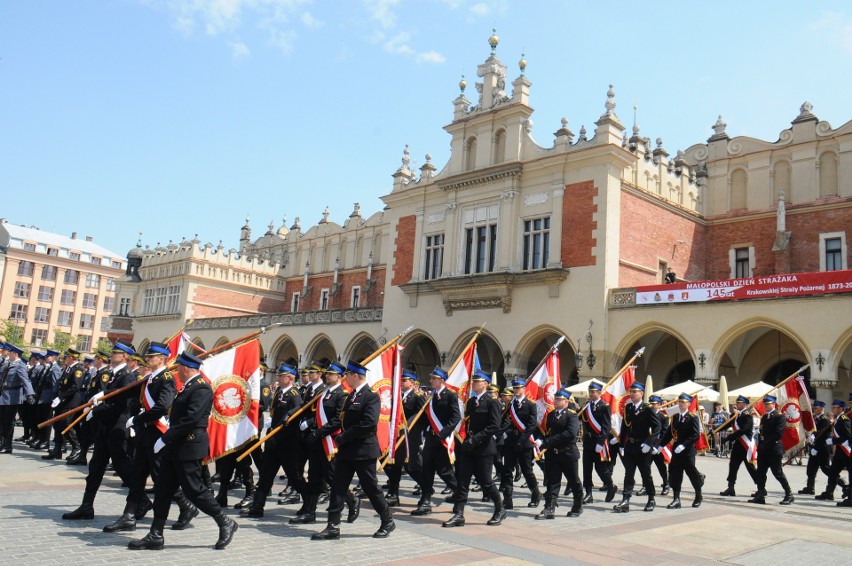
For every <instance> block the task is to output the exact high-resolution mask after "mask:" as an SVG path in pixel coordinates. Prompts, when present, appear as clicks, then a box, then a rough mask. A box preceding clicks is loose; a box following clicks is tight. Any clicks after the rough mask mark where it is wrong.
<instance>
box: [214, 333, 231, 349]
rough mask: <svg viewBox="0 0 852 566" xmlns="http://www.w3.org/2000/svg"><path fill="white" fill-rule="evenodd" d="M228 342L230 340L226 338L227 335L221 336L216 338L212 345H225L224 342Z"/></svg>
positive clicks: (215, 346) (216, 346)
mask: <svg viewBox="0 0 852 566" xmlns="http://www.w3.org/2000/svg"><path fill="white" fill-rule="evenodd" d="M228 342H230V340H229V339H228V337H227V336H222V337H221V338H219V339H218V340H216V343H215V344H213V347H214V348H218V347H219V346H224V345H225V344H227V343H228Z"/></svg>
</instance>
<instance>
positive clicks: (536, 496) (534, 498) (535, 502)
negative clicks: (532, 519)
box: [527, 489, 541, 509]
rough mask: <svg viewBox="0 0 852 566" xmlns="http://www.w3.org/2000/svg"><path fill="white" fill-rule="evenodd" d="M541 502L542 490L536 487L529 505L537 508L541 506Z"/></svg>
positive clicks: (531, 507)
mask: <svg viewBox="0 0 852 566" xmlns="http://www.w3.org/2000/svg"><path fill="white" fill-rule="evenodd" d="M540 503H541V492H539V491H538V489H536V490H535V491H533V493H532V498H531V499H530V502H529V503H527V507H529V508H530V509H535V508H536V507H538V506H539V504H540Z"/></svg>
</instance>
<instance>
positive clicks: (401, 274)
mask: <svg viewBox="0 0 852 566" xmlns="http://www.w3.org/2000/svg"><path fill="white" fill-rule="evenodd" d="M416 229H417V224H416V219H415V217H414V215H413V214H411V215H408V216H402V217H401V218H400V219H399V222H398V223H397V225H396V239H395V240H394V243H395V249H394V251H393V280H392V281H391V285H404V284H406V283H408V282H409V281H411V278H412V277H413V276H414V234H415V231H416Z"/></svg>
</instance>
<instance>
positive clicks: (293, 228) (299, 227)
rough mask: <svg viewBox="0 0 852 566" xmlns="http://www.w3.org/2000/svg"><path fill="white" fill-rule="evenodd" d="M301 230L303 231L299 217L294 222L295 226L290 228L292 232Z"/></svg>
mask: <svg viewBox="0 0 852 566" xmlns="http://www.w3.org/2000/svg"><path fill="white" fill-rule="evenodd" d="M301 229H302V224H301V222H300V220H299V217H298V216H297V217H296V219H295V220H294V221H293V225H292V226H290V230H301Z"/></svg>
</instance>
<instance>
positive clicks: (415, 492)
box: [411, 485, 423, 495]
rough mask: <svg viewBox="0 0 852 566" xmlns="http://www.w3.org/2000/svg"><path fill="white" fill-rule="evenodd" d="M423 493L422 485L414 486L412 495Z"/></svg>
mask: <svg viewBox="0 0 852 566" xmlns="http://www.w3.org/2000/svg"><path fill="white" fill-rule="evenodd" d="M421 493H423V490H422V489H420V486H419V485H418V486H416V487H415V488H414V491H412V492H411V495H420V494H421Z"/></svg>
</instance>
